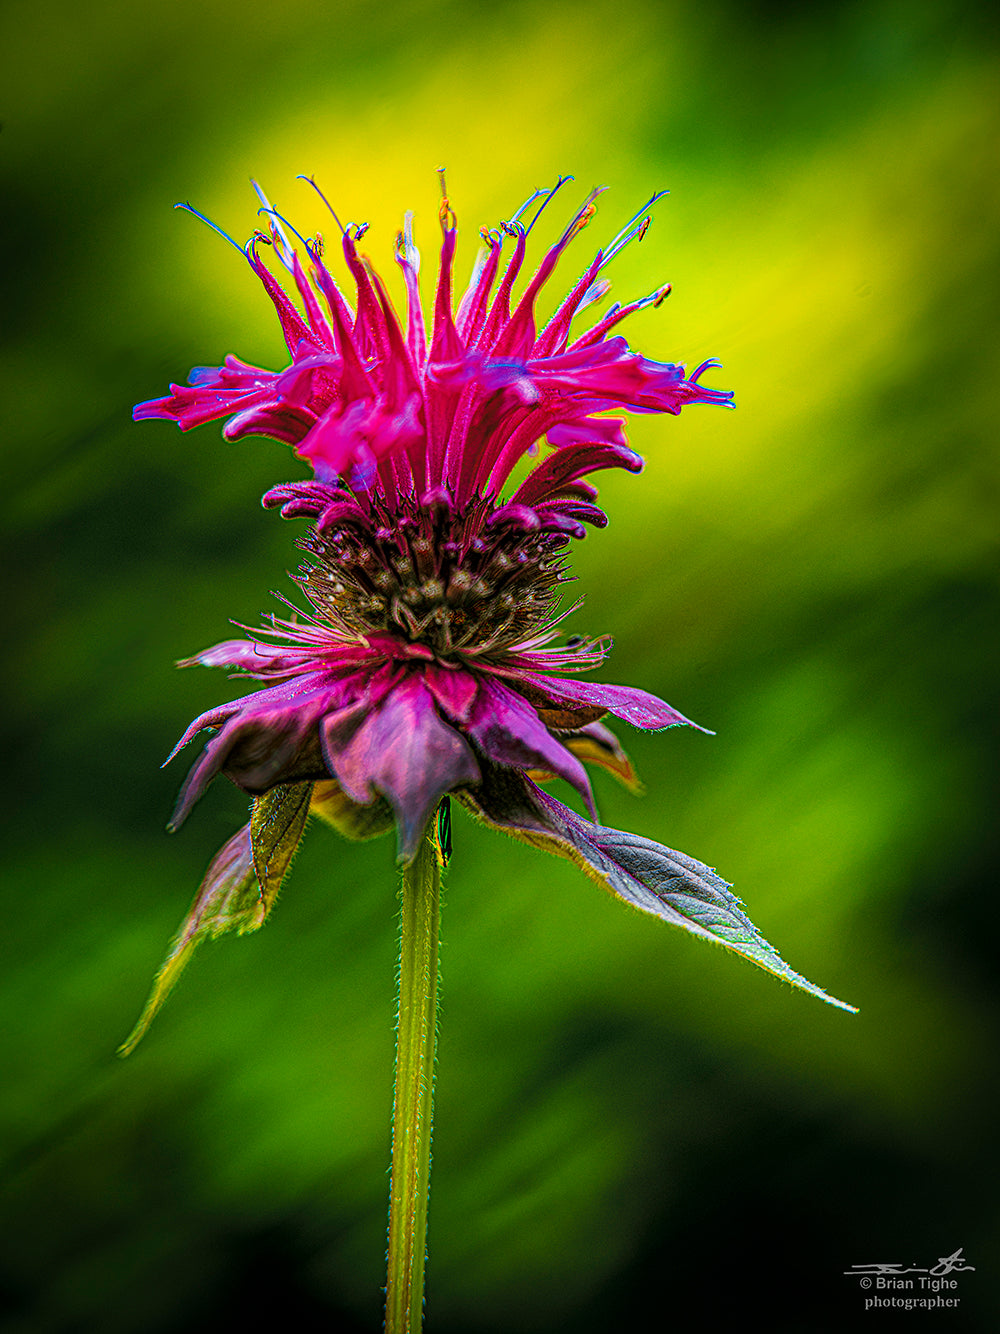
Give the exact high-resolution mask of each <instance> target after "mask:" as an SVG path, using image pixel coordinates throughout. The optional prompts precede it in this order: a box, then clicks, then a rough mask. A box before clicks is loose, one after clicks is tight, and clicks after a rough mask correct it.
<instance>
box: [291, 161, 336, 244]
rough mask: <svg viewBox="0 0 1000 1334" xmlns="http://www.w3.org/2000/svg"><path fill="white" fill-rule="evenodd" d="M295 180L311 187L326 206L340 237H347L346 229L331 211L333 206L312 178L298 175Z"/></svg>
mask: <svg viewBox="0 0 1000 1334" xmlns="http://www.w3.org/2000/svg"><path fill="white" fill-rule="evenodd" d="M295 179H296V180H297V181H305V182H306V184H307V185H311V186H312V188H313V189H314V190H315V191H316V193H317V194H318V195H319V197H320V199H322V201H323V203H324V204H325V205H326V206H327V208H328V209H329V211H330V216H331V218H333V220H334V222H335V223H336V224H337V226H338V227H339V228H340V234H341V236H346V235H347V232H346V229H345V227H344V224H343V223H342V222H341V221H340V219H339V218H338V217H337V215H336V213H335V212H334V211H333V205H332V204H331V203H330V201H329V199H327V197H326V195H325V194H324V193H323V191H322V190H321V189H320V188H319V186H318V185H317V184H316V182H315V181H314V180H313V178H312V177H311V176H303V175H301V174H300V175H298V176H296V178H295Z"/></svg>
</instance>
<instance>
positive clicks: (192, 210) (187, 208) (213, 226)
mask: <svg viewBox="0 0 1000 1334" xmlns="http://www.w3.org/2000/svg"><path fill="white" fill-rule="evenodd" d="M174 208H182V209H183V210H184V212H185V213H193V214H194V216H195V217H196V218H200V219H201V221H202V222H203V223H204V224H205V226H206V227H211V229H212V231H213V232H218V233H219V235H220V236H221V237H222V238H223V239H224V240H226V241H228V242H229V244H230V245H231V246H232V247H233V249H234V250H238V251H239V252H240V254H241V255H242V256H243V257H244V259H245V258H246V251H245V250H244V249H243V247H242V246H241V245H240V244H239V243H238V242H237V241H234V240H233V238H232V237H231V236H230V235H229V233H228V232H224V231H223V230H222V228H221V227H220V226H219V224H218V223H217V222H213V221H212V219H211V218H206V217H205V215H204V213H199V212H198V210H197V209H196V208H195V207H194V205H193V204H188V203H183V204H175V205H174Z"/></svg>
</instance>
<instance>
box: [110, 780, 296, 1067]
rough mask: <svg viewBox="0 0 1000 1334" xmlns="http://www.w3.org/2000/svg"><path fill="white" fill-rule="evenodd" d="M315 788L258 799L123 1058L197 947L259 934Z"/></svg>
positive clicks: (214, 869)
mask: <svg viewBox="0 0 1000 1334" xmlns="http://www.w3.org/2000/svg"><path fill="white" fill-rule="evenodd" d="M311 787H312V784H311V783H295V784H291V785H287V786H285V787H277V788H273V789H272V791H270V792H266V793H265V794H264V795H263V796H262V797H257V798H256V799H255V800H254V803H253V807H252V810H251V816H250V823H249V824H246V825H244V826H243V828H242V829H241V830H240V831H239V833H238V834H234V835H233V837H232V838H231V839H230V840H229V842H228V843H226V844H225V845H224V847H222V848H221V849H220V851H219V852H218V853H216V855H215V857H213V859H212V862H211V864H210V866H209V868H208V870H207V871H206V872H205V878H204V880H202V882H201V886H200V888H199V890H198V893H197V894H196V895H195V898H194V902H193V903H192V904H191V908H190V910H189V912H188V915H187V917H186V918H185V919H184V921H183V923H182V924H181V928H180V930H179V931H178V933H177V935H176V936H175V937H174V940H173V942H172V943H171V946H170V951H169V953H168V954H167V957H166V959H165V960H164V961H163V964H162V966H161V968H160V970H159V972H158V973H157V974H156V977H155V978H154V980H153V986H152V990H151V991H150V993H149V998H148V1000H147V1001H146V1004H145V1006H144V1007H143V1011H142V1014H141V1015H140V1016H139V1021H138V1023H137V1024H136V1026H135V1028H133V1030H132V1032H131V1033H130V1034H129V1035H128V1037H127V1038H126V1039H125V1041H124V1042H123V1043H122V1045H121V1046H120V1047H119V1048H118V1053H119V1055H120V1056H128V1055H129V1053H130V1052H132V1051H134V1050H135V1048H136V1046H137V1045H138V1043H139V1042H140V1040H141V1039H142V1037H143V1036H144V1035H145V1033H146V1030H147V1029H148V1028H149V1025H150V1024H151V1023H152V1021H153V1019H154V1018H155V1016H156V1014H157V1012H158V1011H159V1009H160V1007H161V1006H162V1005H163V1002H164V1001H165V1000H166V999H167V996H169V994H170V992H171V991H172V990H173V988H174V985H175V984H176V982H177V979H178V978H179V977H180V975H181V973H182V972H183V971H184V968H185V966H186V964H187V962H188V960H189V959H190V957H191V955H192V953H193V952H194V949H195V947H196V946H197V945H199V944H200V943H201V942H202V941H203V940H207V939H212V938H214V937H215V936H221V935H225V934H226V933H227V932H230V931H235V932H236V933H237V934H238V935H243V934H244V933H245V932H247V931H256V930H257V928H258V927H259V926H260V925H261V923H262V922H263V921H264V919H265V917H266V916H267V914H268V913H269V912H270V910H271V907H272V906H273V904H274V900H275V898H276V897H277V894H278V890H279V888H280V887H281V882H282V880H283V878H284V876H285V873H286V872H287V870H288V867H289V866H290V864H291V860H292V857H293V856H294V854H295V850H296V848H297V847H298V845H299V841H300V840H301V838H302V833H303V831H304V829H305V822H306V816H307V815H308V813H309V795H310V790H311Z"/></svg>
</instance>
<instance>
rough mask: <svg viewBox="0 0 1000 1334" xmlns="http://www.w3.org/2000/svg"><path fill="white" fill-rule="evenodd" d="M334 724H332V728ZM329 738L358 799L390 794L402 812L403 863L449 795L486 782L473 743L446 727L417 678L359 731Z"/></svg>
mask: <svg viewBox="0 0 1000 1334" xmlns="http://www.w3.org/2000/svg"><path fill="white" fill-rule="evenodd" d="M329 721H330V720H328V723H329ZM344 721H345V723H346V724H347V726H341V727H339V728H338V729H336V730H331V729H329V727H328V728H327V729H326V733H325V752H326V756H327V761H328V763H329V764H330V767H331V769H332V770H333V773H334V776H335V777H336V778H337V780H338V781H339V782H340V784H341V786H342V787H343V788H344V791H345V792H347V794H348V796H350V797H351V798H352V799H353V800H354V801H359V802H362V803H367V802H370V801H373V800H374V799H375V797H376V796H383V797H385V798H386V800H387V801H388V802H389V803H390V805H391V806H392V808H393V810H394V811H395V813H396V829H397V846H398V853H399V858H400V860H402V861H410V860H412V858H413V857H414V855H415V853H416V851H417V848H418V847H419V845H420V839H421V837H422V836H423V832H424V827H425V825H426V824H427V821H428V819H429V818H430V816H431V815H432V813H433V812H434V810H435V809H436V807H437V804H438V802H439V801H440V800H441V798H442V797H443V796H444V795H445V793H446V792H451V791H452V790H453V789H455V788H456V787H459V786H463V785H465V784H468V783H477V782H478V781H479V776H480V775H479V766H478V764H477V763H476V759H475V756H474V755H473V753H472V750H471V749H470V747H469V744H468V742H467V741H466V740H465V739H464V738H463V737H462V736H460V735H459V733H458V732H456V731H455V730H454V728H451V727H449V726H448V725H447V724H446V723H444V722H443V721H442V720H441V718H440V716H439V714H438V711H437V709H436V708H435V707H434V699H433V696H432V695H431V693H430V691H429V690H428V689H427V687H426V686H425V685H424V684H423V682H422V681H421V679H420V677H419V676H418V675H416V674H411V675H410V676H409V677H407V678H406V680H404V681H403V682H402V683H401V684H399V685H397V686H396V687H395V688H394V689H393V690H392V691H390V692H389V694H387V695H386V696H385V699H384V701H383V702H382V704H381V705H380V706H379V707H378V708H376V709H375V711H374V712H373V713H371V714H369V715H368V717H367V718H365V719H364V721H363V722H361V723H360V725H359V726H357V727H354V728H353V730H352V727H351V724H353V722H354V720H353V719H345V720H344Z"/></svg>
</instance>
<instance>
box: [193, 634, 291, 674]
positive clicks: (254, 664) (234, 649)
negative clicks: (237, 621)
mask: <svg viewBox="0 0 1000 1334" xmlns="http://www.w3.org/2000/svg"><path fill="white" fill-rule="evenodd" d="M302 657H303V650H302V649H299V650H296V649H294V648H290V647H289V646H287V645H280V646H279V645H278V644H259V643H257V642H256V641H255V640H253V639H226V640H223V642H222V643H221V644H213V645H212V647H211V648H206V649H203V650H202V652H201V653H194V654H192V655H191V657H190V658H182V659H181V661H180V662H179V663H178V664H177V666H178V667H238V668H239V669H240V670H241V671H244V672H250V673H251V674H253V673H255V672H259V671H262V670H264V669H268V670H270V671H272V672H273V671H275V670H276V669H281V668H284V667H287V666H290V665H295V664H297V663H298V662H299V661H301V659H302Z"/></svg>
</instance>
